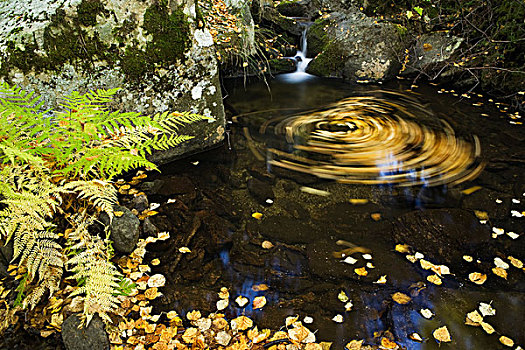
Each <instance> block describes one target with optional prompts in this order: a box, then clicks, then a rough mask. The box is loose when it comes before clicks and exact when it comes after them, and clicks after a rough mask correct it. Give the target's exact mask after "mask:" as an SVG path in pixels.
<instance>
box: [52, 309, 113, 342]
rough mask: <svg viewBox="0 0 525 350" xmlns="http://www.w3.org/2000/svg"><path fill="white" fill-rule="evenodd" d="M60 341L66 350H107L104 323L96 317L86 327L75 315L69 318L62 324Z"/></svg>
mask: <svg viewBox="0 0 525 350" xmlns="http://www.w3.org/2000/svg"><path fill="white" fill-rule="evenodd" d="M79 327H80V328H79ZM62 340H63V341H64V345H65V346H66V349H67V350H107V349H109V340H108V335H107V334H106V330H105V326H104V322H102V319H101V318H100V317H99V316H98V315H95V316H94V317H93V319H92V320H91V322H90V323H89V326H87V327H86V326H84V324H83V322H82V320H81V319H80V317H78V316H77V315H71V316H69V317H68V318H67V319H66V320H65V321H64V323H63V324H62Z"/></svg>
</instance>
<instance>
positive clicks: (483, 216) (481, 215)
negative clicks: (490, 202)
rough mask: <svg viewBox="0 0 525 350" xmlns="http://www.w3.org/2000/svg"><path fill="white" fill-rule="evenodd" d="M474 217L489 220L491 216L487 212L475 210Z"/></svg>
mask: <svg viewBox="0 0 525 350" xmlns="http://www.w3.org/2000/svg"><path fill="white" fill-rule="evenodd" d="M474 215H476V217H477V218H478V219H480V220H488V219H489V214H487V212H486V211H480V210H474Z"/></svg>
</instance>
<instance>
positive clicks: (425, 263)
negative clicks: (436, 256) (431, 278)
mask: <svg viewBox="0 0 525 350" xmlns="http://www.w3.org/2000/svg"><path fill="white" fill-rule="evenodd" d="M419 263H420V264H421V267H422V268H423V269H424V270H430V269H431V268H433V267H434V264H432V263H431V262H429V261H426V260H425V259H421V260H419Z"/></svg>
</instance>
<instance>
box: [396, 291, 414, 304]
mask: <svg viewBox="0 0 525 350" xmlns="http://www.w3.org/2000/svg"><path fill="white" fill-rule="evenodd" d="M392 299H393V300H394V301H395V302H396V303H398V304H401V305H404V304H408V303H409V302H410V301H411V300H412V298H410V297H409V296H408V295H406V294H403V293H401V292H396V293H394V294H392Z"/></svg>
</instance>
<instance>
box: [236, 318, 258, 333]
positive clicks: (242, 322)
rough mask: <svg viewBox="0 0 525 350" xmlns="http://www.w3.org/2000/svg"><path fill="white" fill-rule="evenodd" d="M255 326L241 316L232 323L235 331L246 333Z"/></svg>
mask: <svg viewBox="0 0 525 350" xmlns="http://www.w3.org/2000/svg"><path fill="white" fill-rule="evenodd" d="M252 326H253V321H252V320H251V319H249V318H248V317H246V316H239V317H237V318H234V319H233V320H232V321H231V327H232V329H233V330H234V331H237V330H239V331H244V330H246V329H248V328H251V327H252Z"/></svg>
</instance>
